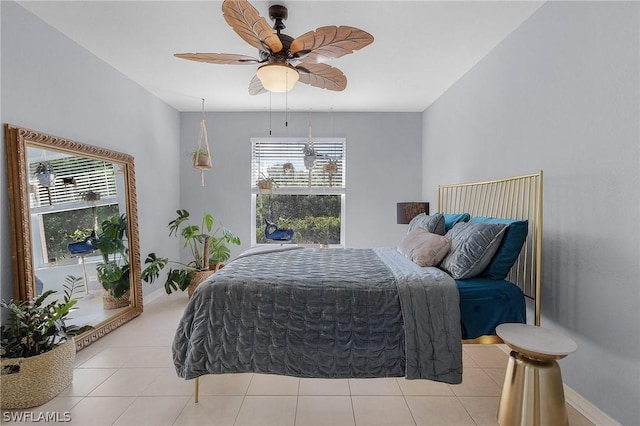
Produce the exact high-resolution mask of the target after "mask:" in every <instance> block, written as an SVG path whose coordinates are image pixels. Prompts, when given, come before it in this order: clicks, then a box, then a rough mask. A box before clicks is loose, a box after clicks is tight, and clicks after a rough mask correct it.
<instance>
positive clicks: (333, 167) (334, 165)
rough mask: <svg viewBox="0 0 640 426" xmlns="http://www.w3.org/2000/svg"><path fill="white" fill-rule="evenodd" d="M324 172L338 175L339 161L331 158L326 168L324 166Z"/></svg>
mask: <svg viewBox="0 0 640 426" xmlns="http://www.w3.org/2000/svg"><path fill="white" fill-rule="evenodd" d="M322 170H323V171H324V172H325V173H328V174H329V175H334V174H336V173H338V160H336V159H334V158H330V159H329V160H328V162H327V163H325V165H324V166H322Z"/></svg>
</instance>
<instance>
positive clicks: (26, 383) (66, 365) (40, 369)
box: [0, 275, 85, 410]
mask: <svg viewBox="0 0 640 426" xmlns="http://www.w3.org/2000/svg"><path fill="white" fill-rule="evenodd" d="M81 286H82V278H80V277H74V276H71V275H69V276H67V278H66V284H65V285H64V297H63V299H62V301H59V300H57V299H55V300H51V299H50V298H49V296H51V295H52V294H54V293H55V291H54V290H49V291H46V292H44V293H42V294H41V295H40V296H38V297H36V298H34V299H32V300H24V301H13V300H11V301H9V302H5V301H2V302H0V307H2V308H4V309H6V310H7V314H8V315H7V320H6V321H5V322H4V324H3V325H2V327H1V338H0V343H1V344H0V359H1V363H2V374H1V375H0V383H1V392H2V409H3V410H5V409H16V408H29V407H35V406H38V405H42V404H44V403H45V402H47V401H49V400H50V399H52V398H54V397H55V396H56V395H58V394H59V393H60V392H61V391H62V390H63V389H64V388H66V387H67V386H69V384H71V381H72V379H73V363H74V360H75V355H76V349H75V344H74V341H73V336H75V335H77V334H79V333H81V332H82V331H84V330H85V327H83V328H79V327H78V326H75V325H67V324H66V322H65V321H66V320H67V319H69V318H68V316H69V314H70V313H71V312H72V310H73V309H72V308H73V306H74V305H75V304H76V302H77V299H75V298H74V297H73V296H74V293H75V292H76V290H77V289H78V288H79V287H81ZM47 299H49V300H47Z"/></svg>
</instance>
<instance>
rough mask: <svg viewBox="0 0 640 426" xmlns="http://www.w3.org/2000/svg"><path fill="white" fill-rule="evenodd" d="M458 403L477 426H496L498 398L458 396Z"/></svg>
mask: <svg viewBox="0 0 640 426" xmlns="http://www.w3.org/2000/svg"><path fill="white" fill-rule="evenodd" d="M458 400H459V401H460V403H461V404H462V405H463V406H464V408H465V409H466V410H467V412H468V413H469V415H470V416H471V418H472V419H473V421H474V422H476V424H478V425H483V426H485V425H490V426H494V425H498V419H497V417H498V404H499V403H500V398H499V397H497V396H460V397H458Z"/></svg>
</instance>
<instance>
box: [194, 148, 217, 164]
mask: <svg viewBox="0 0 640 426" xmlns="http://www.w3.org/2000/svg"><path fill="white" fill-rule="evenodd" d="M192 157H193V167H195V168H196V169H210V168H211V167H212V164H211V153H210V152H209V149H208V148H207V147H206V146H204V147H200V148H198V149H196V150H195V151H193V153H192Z"/></svg>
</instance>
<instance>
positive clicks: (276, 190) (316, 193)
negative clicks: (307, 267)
mask: <svg viewBox="0 0 640 426" xmlns="http://www.w3.org/2000/svg"><path fill="white" fill-rule="evenodd" d="M251 142H252V144H251V145H252V150H251V153H252V183H253V189H252V197H253V202H254V208H255V216H254V220H253V223H252V231H253V232H252V234H253V236H254V241H252V242H253V243H254V244H268V243H279V242H277V241H271V240H268V239H267V238H266V236H265V226H267V223H274V224H276V225H277V226H278V227H279V228H284V229H293V231H294V236H293V239H292V240H291V242H293V243H297V244H334V245H337V244H342V245H344V223H343V217H344V203H345V193H346V185H345V140H344V139H341V138H331V139H328V138H318V139H308V138H287V139H276V138H254V139H252V141H251Z"/></svg>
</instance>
